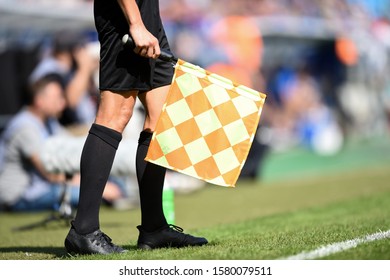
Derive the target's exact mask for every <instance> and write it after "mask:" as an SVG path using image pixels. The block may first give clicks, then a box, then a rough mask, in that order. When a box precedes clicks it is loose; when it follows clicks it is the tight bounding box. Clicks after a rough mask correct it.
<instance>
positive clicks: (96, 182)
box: [72, 124, 122, 234]
mask: <svg viewBox="0 0 390 280" xmlns="http://www.w3.org/2000/svg"><path fill="white" fill-rule="evenodd" d="M121 139H122V135H121V133H119V132H117V131H115V130H113V129H110V128H107V127H104V126H101V125H98V124H93V125H92V126H91V129H90V130H89V134H88V137H87V139H86V141H85V144H84V148H83V152H82V154H81V161H80V174H81V182H80V197H79V205H78V208H77V214H76V218H75V220H74V222H73V223H72V224H73V226H74V227H75V229H76V231H77V232H78V233H80V234H87V233H91V232H93V231H95V230H97V229H99V227H100V225H99V209H100V204H101V201H102V195H103V191H104V187H105V186H106V183H107V179H108V176H109V175H110V172H111V167H112V164H113V162H114V158H115V153H116V150H117V149H118V145H119V142H120V141H121Z"/></svg>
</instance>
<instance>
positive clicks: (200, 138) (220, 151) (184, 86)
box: [145, 59, 266, 187]
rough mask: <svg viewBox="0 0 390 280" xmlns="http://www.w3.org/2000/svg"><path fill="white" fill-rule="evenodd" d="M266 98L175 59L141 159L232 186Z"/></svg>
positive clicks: (213, 182)
mask: <svg viewBox="0 0 390 280" xmlns="http://www.w3.org/2000/svg"><path fill="white" fill-rule="evenodd" d="M265 98H266V95H265V94H263V93H260V92H258V91H255V90H253V89H250V88H248V87H245V86H243V85H237V84H235V83H233V82H232V81H230V80H228V79H226V78H224V77H221V76H219V75H216V74H213V73H210V72H208V71H206V70H204V69H202V68H200V67H199V66H195V65H193V64H191V63H188V62H185V61H182V60H180V59H179V60H178V62H177V63H176V65H175V74H174V77H173V82H172V85H171V88H170V91H169V93H168V97H167V100H166V101H165V104H164V106H163V109H162V112H161V116H160V119H159V120H158V123H157V127H156V129H155V131H154V133H153V137H152V141H151V143H150V147H149V150H148V153H147V156H146V158H145V160H147V161H149V162H152V163H154V164H157V165H160V166H163V167H166V168H168V169H172V170H176V171H178V172H181V173H183V174H187V175H190V176H193V177H196V178H199V179H202V180H204V181H206V182H209V183H212V184H216V185H221V186H231V187H234V186H235V183H236V181H237V179H238V177H239V175H240V172H241V169H242V167H243V165H244V163H245V160H246V158H247V156H248V153H249V149H250V146H251V144H252V142H253V139H254V136H255V132H256V129H257V127H258V123H259V119H260V115H261V111H262V108H263V105H264V102H265Z"/></svg>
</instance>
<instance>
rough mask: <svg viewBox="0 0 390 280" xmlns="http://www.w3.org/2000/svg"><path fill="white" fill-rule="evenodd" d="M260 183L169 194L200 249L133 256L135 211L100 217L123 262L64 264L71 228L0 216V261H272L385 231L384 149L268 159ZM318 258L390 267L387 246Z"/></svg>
mask: <svg viewBox="0 0 390 280" xmlns="http://www.w3.org/2000/svg"><path fill="white" fill-rule="evenodd" d="M263 170H264V173H263V179H262V180H261V181H259V182H255V183H253V182H244V181H241V182H239V183H238V184H237V187H236V188H224V187H218V186H212V185H208V186H206V187H205V188H203V189H201V190H200V191H198V192H196V193H193V194H190V195H177V196H176V204H175V207H176V224H177V225H179V226H181V227H183V228H184V229H185V231H186V232H189V233H191V234H198V235H202V236H205V237H207V238H208V240H209V241H210V244H209V245H207V246H204V247H200V248H182V249H159V250H154V251H140V250H137V249H136V247H135V244H136V239H137V234H138V232H137V229H136V228H135V227H136V226H137V225H138V223H139V220H140V213H139V210H138V209H136V210H129V211H115V210H113V209H109V208H103V209H102V210H101V227H102V230H103V231H105V232H106V233H107V234H109V235H110V236H111V237H112V238H113V240H114V241H115V242H116V243H118V244H120V245H123V246H124V247H125V248H127V249H129V252H128V253H126V254H123V255H111V256H79V257H71V256H68V255H67V254H66V252H65V250H64V248H63V240H64V237H65V235H66V233H67V231H68V227H67V226H64V225H63V224H62V223H52V224H49V225H47V226H46V227H40V228H35V229H33V230H28V231H13V230H12V229H13V228H15V227H19V226H23V225H26V224H29V223H33V222H37V221H40V220H41V219H43V218H44V217H46V216H47V215H48V214H49V213H48V212H45V213H27V214H26V213H14V214H10V213H0V215H1V216H0V237H1V238H0V259H2V260H10V259H11V260H16V259H17V260H20V259H23V260H46V259H77V260H94V259H118V260H119V259H123V260H126V259H137V260H156V259H162V260H176V259H179V260H186V259H190V260H211V259H213V260H214V259H220V260H222V259H230V260H261V259H266V260H275V259H284V258H286V257H288V256H291V255H295V254H299V253H302V252H308V251H311V250H315V249H317V248H319V247H321V246H325V245H328V244H332V243H337V242H343V241H347V240H351V239H356V238H361V237H364V236H367V235H370V234H373V233H377V232H380V231H382V232H386V231H388V230H390V141H389V139H388V138H386V139H377V140H371V141H363V142H362V141H360V142H359V143H353V144H349V145H347V146H346V147H345V149H344V150H343V151H342V152H341V153H340V154H338V155H336V156H331V157H320V156H317V155H314V154H312V153H310V152H308V151H305V150H300V149H297V150H294V151H290V152H288V153H281V154H271V155H270V156H269V158H268V159H267V160H266V162H265V166H264V169H263ZM324 258H325V259H337V260H344V259H350V260H390V239H389V238H383V239H381V240H376V241H372V242H367V243H364V244H360V245H358V246H357V247H356V248H351V249H348V250H345V251H342V252H338V253H335V254H331V255H329V256H326V257H324Z"/></svg>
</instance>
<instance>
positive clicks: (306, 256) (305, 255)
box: [283, 230, 390, 260]
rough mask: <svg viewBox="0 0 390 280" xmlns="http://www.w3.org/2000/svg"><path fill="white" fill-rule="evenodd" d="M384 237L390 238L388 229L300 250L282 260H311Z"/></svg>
mask: <svg viewBox="0 0 390 280" xmlns="http://www.w3.org/2000/svg"><path fill="white" fill-rule="evenodd" d="M385 238H390V230H388V231H385V232H382V231H380V232H377V233H374V234H370V235H366V236H365V237H361V238H355V239H351V240H347V241H343V242H337V243H333V244H329V245H325V246H321V247H319V248H318V249H315V250H313V251H310V252H302V253H300V254H297V255H293V256H289V257H286V258H283V259H284V260H313V259H318V258H323V257H326V256H329V255H331V254H335V253H338V252H341V251H345V250H348V249H351V248H355V247H356V246H357V245H359V244H362V243H368V242H372V241H375V240H381V239H385Z"/></svg>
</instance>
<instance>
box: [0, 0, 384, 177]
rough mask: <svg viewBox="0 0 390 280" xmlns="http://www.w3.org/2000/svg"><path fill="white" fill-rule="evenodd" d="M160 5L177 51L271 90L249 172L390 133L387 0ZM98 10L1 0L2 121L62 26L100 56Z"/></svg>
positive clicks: (83, 4)
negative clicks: (294, 155) (288, 156)
mask: <svg viewBox="0 0 390 280" xmlns="http://www.w3.org/2000/svg"><path fill="white" fill-rule="evenodd" d="M160 8H161V14H162V18H163V22H164V25H165V29H166V32H167V35H168V38H169V40H170V44H171V49H172V52H173V53H175V55H176V56H177V57H179V58H181V59H183V60H186V61H189V62H192V63H194V64H198V65H199V66H201V67H203V68H205V69H208V70H210V71H212V72H215V73H218V74H220V75H223V76H226V77H228V78H231V79H232V80H235V81H236V82H238V83H242V84H244V85H247V86H249V87H252V88H254V89H256V90H259V91H261V92H264V93H266V94H267V100H266V104H265V107H264V111H263V113H262V117H261V120H260V127H259V129H258V133H257V134H258V135H257V137H256V139H255V142H254V144H253V146H252V150H251V152H250V155H249V157H248V161H247V163H246V165H245V167H244V169H243V172H242V178H250V179H256V180H261V179H262V178H263V177H264V178H266V177H267V176H269V174H271V173H272V171H269V170H270V169H269V168H268V169H267V168H265V169H264V168H263V167H264V164H266V163H267V159H268V158H270V157H271V156H272V155H283V154H285V153H288V152H290V151H293V150H294V151H296V150H297V149H300V150H303V151H305V152H307V153H310V154H314V155H316V156H318V157H320V158H323V157H332V156H335V155H337V154H339V153H341V152H342V151H343V148H344V147H345V146H346V145H347V144H348V143H350V142H353V141H359V140H364V141H366V140H370V139H385V141H387V140H388V135H389V128H390V125H389V121H390V77H389V74H388V73H389V71H390V69H389V68H390V63H389V62H390V61H389V60H390V1H388V0H327V1H320V0H240V1H233V0H232V1H227V0H197V1H190V0H160ZM92 16H93V1H83V0H56V1H54V0H0V93H1V101H0V128H1V129H3V128H4V126H5V125H6V123H7V121H8V120H9V119H10V118H11V117H12V116H13V115H14V114H15V113H16V112H17V111H18V110H19V109H20V108H21V107H22V106H23V104H24V102H25V94H26V93H25V90H26V85H27V84H28V81H29V77H30V76H31V74H32V72H33V70H34V69H35V67H36V66H37V65H38V64H39V62H40V61H42V60H43V59H44V58H45V57H46V56H48V54H49V53H50V50H51V48H52V47H53V38H54V37H55V35H56V34H58V32H65V31H69V30H71V31H75V32H79V33H80V34H82V35H83V36H84V38H83V39H84V40H85V42H86V44H87V48H88V52H85V55H89V56H91V57H93V58H95V59H96V57H97V55H98V45H97V38H96V34H95V29H94V23H93V17H92ZM73 67H75V68H77V67H78V65H77V63H75V64H74V65H73ZM96 69H97V68H95V70H94V71H93V72H91V77H90V85H89V87H88V89H89V94H90V96H91V98H95V99H96V95H97V81H98V77H97V71H96ZM89 121H90V120H89ZM276 165H277V162H275V166H276ZM263 171H264V172H265V171H267V172H268V173H267V174H263ZM274 173H275V174H276V173H277V172H276V171H275V172H274Z"/></svg>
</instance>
